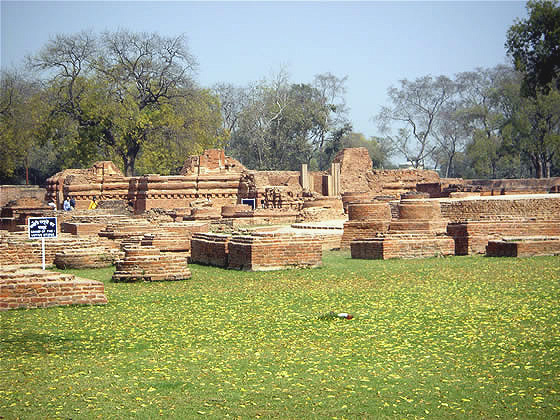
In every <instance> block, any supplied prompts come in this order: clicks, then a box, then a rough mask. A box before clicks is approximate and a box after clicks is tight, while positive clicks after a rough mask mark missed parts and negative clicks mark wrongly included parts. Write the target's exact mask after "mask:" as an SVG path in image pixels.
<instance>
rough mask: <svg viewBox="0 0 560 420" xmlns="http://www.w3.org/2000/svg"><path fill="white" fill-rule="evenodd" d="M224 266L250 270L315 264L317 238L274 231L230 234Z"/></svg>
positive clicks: (318, 256) (319, 256) (318, 247)
mask: <svg viewBox="0 0 560 420" xmlns="http://www.w3.org/2000/svg"><path fill="white" fill-rule="evenodd" d="M228 249H229V257H228V268H233V269H239V270H250V271H263V270H281V269H285V268H311V267H319V266H320V265H321V262H322V260H321V259H322V255H323V251H322V246H321V242H320V240H319V239H318V238H312V237H309V236H297V235H291V234H278V233H264V232H263V233H255V234H253V236H233V237H231V239H230V241H229V244H228Z"/></svg>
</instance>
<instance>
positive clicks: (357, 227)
mask: <svg viewBox="0 0 560 420" xmlns="http://www.w3.org/2000/svg"><path fill="white" fill-rule="evenodd" d="M348 217H349V219H350V220H348V222H346V223H344V233H343V234H342V239H341V241H340V248H341V249H348V248H350V242H352V240H354V239H365V238H371V237H374V236H376V235H379V234H384V233H387V232H388V231H389V225H390V222H391V207H390V205H389V203H388V202H387V201H385V200H375V201H359V202H353V203H348Z"/></svg>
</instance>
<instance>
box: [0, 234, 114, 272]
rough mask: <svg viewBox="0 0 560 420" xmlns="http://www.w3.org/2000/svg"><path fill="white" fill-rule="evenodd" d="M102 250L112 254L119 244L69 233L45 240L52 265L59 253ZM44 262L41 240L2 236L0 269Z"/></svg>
mask: <svg viewBox="0 0 560 420" xmlns="http://www.w3.org/2000/svg"><path fill="white" fill-rule="evenodd" d="M89 248H102V249H106V250H107V252H110V250H112V249H118V244H117V243H114V242H112V241H109V240H106V239H103V238H99V237H93V236H90V237H87V238H82V237H76V236H73V235H70V234H68V233H63V234H59V235H58V238H56V239H45V263H46V264H47V265H52V264H53V263H54V259H55V257H56V254H57V253H60V252H63V251H70V250H80V249H89ZM41 262H42V252H41V240H40V239H33V240H30V239H28V238H27V233H2V234H0V267H1V266H7V265H21V266H29V265H39V264H41Z"/></svg>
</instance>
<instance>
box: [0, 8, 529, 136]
mask: <svg viewBox="0 0 560 420" xmlns="http://www.w3.org/2000/svg"><path fill="white" fill-rule="evenodd" d="M524 17H526V10H525V2H506V1H496V2H489V1H484V2H471V1H467V2H458V1H447V2H441V1H439V2H422V1H414V2H319V1H317V2H296V1H293V2H233V1H231V2H185V1H180V2H179V1H176V2H148V1H134V2H132V1H122V2H114V1H111V2H109V1H106V2H89V1H62V2H51V1H17V2H14V1H4V0H2V1H1V44H0V45H1V60H2V61H1V63H2V67H14V66H18V65H20V64H21V63H22V62H23V58H24V57H25V55H26V54H31V53H34V52H36V51H37V50H38V49H39V48H40V47H41V46H42V45H44V44H45V42H46V41H47V40H48V39H49V37H51V36H53V35H54V34H57V33H75V32H79V31H81V30H84V29H86V30H93V31H96V32H101V31H103V30H114V29H117V28H126V29H130V30H132V31H138V32H140V31H148V32H152V31H156V32H159V33H160V34H162V35H179V34H181V33H184V34H186V36H187V38H188V42H189V47H190V50H191V52H192V54H193V55H194V56H195V57H196V59H197V61H198V63H199V68H198V76H197V80H198V82H199V84H200V85H202V86H205V87H211V86H212V85H213V84H214V83H217V82H230V83H234V84H236V85H240V86H244V85H247V84H248V83H249V82H252V81H256V80H259V79H262V78H264V77H267V76H269V75H270V74H271V73H273V72H275V71H277V70H278V69H279V68H280V67H281V66H285V67H286V68H287V69H288V71H289V73H290V74H291V80H292V81H293V82H294V83H306V82H311V81H312V79H313V76H314V75H316V74H319V73H325V72H331V73H333V74H335V75H336V76H339V77H343V76H348V81H347V84H346V86H347V90H348V91H347V95H346V100H347V104H348V106H349V107H350V119H351V121H352V123H353V125H354V129H355V131H359V132H363V133H364V134H365V135H366V136H371V135H378V134H379V132H378V130H377V126H376V124H375V122H374V121H372V120H371V117H372V116H373V115H375V114H376V113H377V112H379V108H380V107H381V106H382V105H384V104H386V101H387V95H386V92H387V88H388V87H389V86H390V85H392V84H393V85H395V84H397V83H398V81H399V80H400V79H403V78H407V79H414V78H416V77H419V76H423V75H426V74H432V75H440V74H445V75H448V76H452V75H453V74H455V73H458V72H461V71H469V70H473V69H475V68H477V67H493V66H495V65H497V64H502V63H505V62H508V58H507V57H506V53H505V49H504V42H505V37H506V31H507V29H508V28H509V27H510V26H511V25H512V23H513V22H514V20H515V19H516V18H524Z"/></svg>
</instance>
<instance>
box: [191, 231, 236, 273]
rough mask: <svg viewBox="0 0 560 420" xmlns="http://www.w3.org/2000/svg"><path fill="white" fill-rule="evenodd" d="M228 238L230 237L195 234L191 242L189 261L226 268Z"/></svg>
mask: <svg viewBox="0 0 560 420" xmlns="http://www.w3.org/2000/svg"><path fill="white" fill-rule="evenodd" d="M230 238H231V235H225V234H220V233H195V234H194V235H193V237H192V240H191V258H190V261H191V262H193V263H197V264H204V265H212V266H215V267H223V268H227V266H228V252H229V251H228V244H229V240H230Z"/></svg>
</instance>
